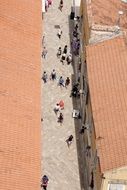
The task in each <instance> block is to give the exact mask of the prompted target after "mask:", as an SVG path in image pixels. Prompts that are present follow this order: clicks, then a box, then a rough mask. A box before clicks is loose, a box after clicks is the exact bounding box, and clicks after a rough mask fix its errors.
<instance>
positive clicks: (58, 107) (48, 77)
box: [41, 0, 84, 190]
mask: <svg viewBox="0 0 127 190" xmlns="http://www.w3.org/2000/svg"><path fill="white" fill-rule="evenodd" d="M52 3H53V0H45V9H46V11H47V10H48V8H49V6H50V5H52ZM63 7H64V3H63V0H60V2H59V7H58V8H59V10H60V11H61V12H62V11H63ZM62 34H63V31H62V27H61V26H59V27H58V31H57V34H56V35H57V37H58V39H59V40H62ZM72 35H73V38H72V41H71V49H72V53H73V54H74V55H79V48H80V40H79V34H78V24H76V25H75V27H74V30H73V34H72ZM43 38H45V36H43ZM43 41H44V39H43ZM56 51H57V53H56V56H57V58H58V59H59V60H60V63H62V64H63V65H64V64H65V62H66V64H67V65H69V64H71V63H72V62H73V59H72V53H71V51H69V49H68V45H67V44H65V46H64V47H63V49H62V47H60V46H59V47H58V49H57V50H56ZM47 56H48V50H47V48H46V46H44V45H43V51H42V58H43V59H46V57H47ZM42 80H43V82H44V83H47V82H50V81H54V83H55V81H56V87H57V86H59V87H60V88H61V89H62V88H65V89H67V90H68V86H69V85H70V83H71V79H70V77H69V76H67V77H64V76H61V75H60V74H58V73H56V69H53V70H52V71H51V72H50V73H47V71H43V75H42ZM78 92H79V90H78V84H75V85H74V86H73V87H72V90H71V95H70V97H71V96H73V97H77V94H78ZM53 112H54V113H55V115H56V117H57V120H56V122H58V123H60V125H62V123H63V122H64V117H66V116H64V100H60V101H58V100H57V102H56V104H55V105H54V108H53ZM79 133H80V134H83V133H84V126H83V127H82V128H81V129H80V131H79ZM73 139H74V137H73V135H72V134H70V135H69V136H68V137H67V139H66V140H65V143H67V146H68V148H69V147H70V145H71V143H72V142H73ZM48 181H49V179H48V177H47V176H46V175H44V176H43V177H42V180H41V187H43V189H44V190H46V189H47V185H48Z"/></svg>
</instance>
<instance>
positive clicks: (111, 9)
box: [91, 0, 127, 29]
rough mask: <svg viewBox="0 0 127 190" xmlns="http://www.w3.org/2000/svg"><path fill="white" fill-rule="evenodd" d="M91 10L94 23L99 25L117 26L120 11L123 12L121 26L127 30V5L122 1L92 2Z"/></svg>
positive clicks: (100, 0) (97, 0)
mask: <svg viewBox="0 0 127 190" xmlns="http://www.w3.org/2000/svg"><path fill="white" fill-rule="evenodd" d="M91 8H92V15H93V17H92V19H93V23H94V24H99V25H110V26H114V25H117V23H118V22H117V21H118V15H119V14H118V11H123V12H124V14H123V15H121V19H120V26H121V27H123V28H126V29H127V3H124V2H122V1H121V0H103V1H102V0H92V1H91Z"/></svg>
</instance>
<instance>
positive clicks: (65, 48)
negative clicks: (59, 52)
mask: <svg viewBox="0 0 127 190" xmlns="http://www.w3.org/2000/svg"><path fill="white" fill-rule="evenodd" d="M63 53H65V54H67V45H65V46H64V50H63Z"/></svg>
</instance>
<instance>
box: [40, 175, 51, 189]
mask: <svg viewBox="0 0 127 190" xmlns="http://www.w3.org/2000/svg"><path fill="white" fill-rule="evenodd" d="M48 181H49V179H48V177H47V176H46V175H44V176H43V177H42V180H41V187H43V189H44V190H47V185H48Z"/></svg>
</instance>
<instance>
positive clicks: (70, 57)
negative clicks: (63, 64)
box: [66, 53, 72, 65]
mask: <svg viewBox="0 0 127 190" xmlns="http://www.w3.org/2000/svg"><path fill="white" fill-rule="evenodd" d="M66 61H67V64H68V65H69V64H70V63H71V62H72V54H71V53H69V55H68V56H67V59H66Z"/></svg>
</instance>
